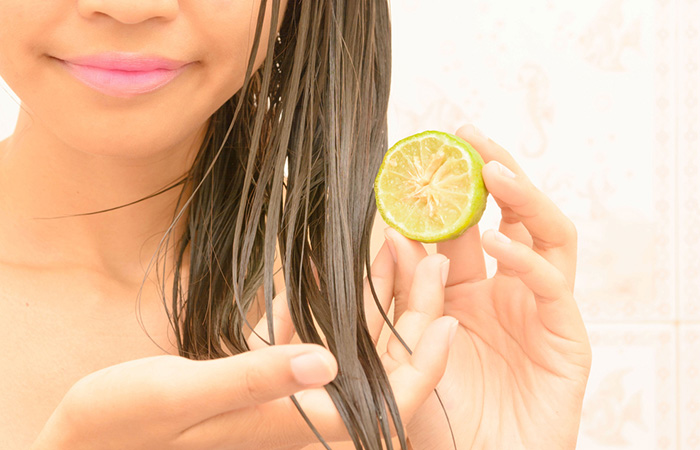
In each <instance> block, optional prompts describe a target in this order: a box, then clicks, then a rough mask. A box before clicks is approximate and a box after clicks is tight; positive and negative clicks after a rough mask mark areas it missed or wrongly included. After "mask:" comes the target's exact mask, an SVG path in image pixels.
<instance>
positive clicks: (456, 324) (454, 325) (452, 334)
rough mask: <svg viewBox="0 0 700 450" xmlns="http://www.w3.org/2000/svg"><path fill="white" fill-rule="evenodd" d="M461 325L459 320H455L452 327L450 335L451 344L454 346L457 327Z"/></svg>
mask: <svg viewBox="0 0 700 450" xmlns="http://www.w3.org/2000/svg"><path fill="white" fill-rule="evenodd" d="M458 325H459V322H458V321H457V319H454V323H452V325H450V334H449V341H448V342H449V343H450V345H452V342H453V341H454V340H455V335H457V327H458Z"/></svg>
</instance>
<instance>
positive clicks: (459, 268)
mask: <svg viewBox="0 0 700 450" xmlns="http://www.w3.org/2000/svg"><path fill="white" fill-rule="evenodd" d="M437 252H438V253H441V254H443V255H445V256H446V257H447V258H448V259H449V260H450V261H451V262H452V263H451V270H450V273H449V276H448V277H447V286H448V287H449V286H452V285H455V284H460V283H468V282H472V281H479V280H483V279H485V278H486V263H485V262H484V252H483V251H482V248H481V234H480V233H479V226H478V225H474V226H473V227H471V228H469V229H468V230H467V231H465V232H464V234H462V235H461V236H459V237H458V238H456V239H452V240H449V241H444V242H438V244H437Z"/></svg>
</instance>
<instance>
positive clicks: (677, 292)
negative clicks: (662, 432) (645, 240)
mask: <svg viewBox="0 0 700 450" xmlns="http://www.w3.org/2000/svg"><path fill="white" fill-rule="evenodd" d="M682 1H683V0H675V1H674V2H673V7H674V10H673V22H674V25H675V26H674V27H673V30H674V31H673V49H672V51H673V78H674V86H673V89H674V92H673V99H674V100H673V102H674V117H673V126H674V133H673V142H674V147H675V151H674V154H675V158H674V161H673V163H674V166H675V167H674V177H673V183H674V186H673V189H674V196H673V198H674V201H673V209H674V211H673V216H674V233H673V234H674V239H673V247H674V249H673V254H674V266H675V267H674V271H673V272H674V282H675V283H674V284H675V289H674V300H675V309H676V321H675V324H674V327H673V337H674V339H675V343H674V344H675V350H676V351H675V353H676V357H675V369H676V370H675V372H676V373H675V378H676V389H675V391H676V392H675V394H676V405H675V409H676V427H675V428H676V430H675V431H676V449H677V450H681V449H682V445H681V442H682V438H683V434H682V432H683V430H682V427H681V376H680V372H681V348H680V347H681V346H680V323H679V322H680V319H681V307H682V305H681V292H682V286H681V276H680V272H681V266H682V264H681V255H680V251H681V246H680V233H681V230H682V227H681V218H680V208H679V203H680V195H681V190H680V183H679V178H680V176H681V174H680V164H679V161H680V159H681V156H682V151H681V146H680V139H679V132H680V114H679V113H680V98H681V95H680V92H681V89H682V86H681V85H680V63H679V58H680V54H681V41H680V39H679V33H678V30H679V28H680V22H681V14H680V10H681V5H680V3H681V2H682Z"/></svg>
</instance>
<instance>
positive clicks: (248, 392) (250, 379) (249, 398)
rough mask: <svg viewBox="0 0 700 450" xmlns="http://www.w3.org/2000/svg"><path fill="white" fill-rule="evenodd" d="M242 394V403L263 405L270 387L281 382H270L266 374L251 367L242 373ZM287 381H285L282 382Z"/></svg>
mask: <svg viewBox="0 0 700 450" xmlns="http://www.w3.org/2000/svg"><path fill="white" fill-rule="evenodd" d="M243 374H244V375H243V392H241V396H242V399H243V401H244V402H246V403H252V404H256V405H257V404H260V403H264V402H266V401H267V400H268V398H269V396H270V392H271V391H272V388H271V387H272V386H274V385H277V384H279V382H281V381H282V380H277V382H275V380H270V377H269V375H268V374H266V373H264V372H263V371H262V370H260V368H259V367H257V366H252V367H249V368H247V369H246V370H244V371H243ZM284 381H285V382H286V381H288V380H287V379H285V380H284Z"/></svg>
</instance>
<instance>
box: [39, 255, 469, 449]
mask: <svg viewBox="0 0 700 450" xmlns="http://www.w3.org/2000/svg"><path fill="white" fill-rule="evenodd" d="M379 259H380V263H379V264H377V267H381V268H382V269H383V270H384V272H383V273H379V274H378V275H377V279H376V282H375V287H376V289H377V291H378V292H379V293H380V300H381V302H382V303H384V304H388V303H390V302H391V299H392V292H393V280H394V276H393V269H394V265H393V262H392V259H391V255H390V254H389V251H388V249H387V248H385V249H384V251H383V252H381V253H380V255H379ZM382 261H383V262H382ZM379 272H382V271H381V270H380V271H379ZM425 286H427V287H428V289H429V292H428V293H429V294H430V295H431V296H434V295H437V296H441V295H442V289H443V286H442V284H441V282H440V278H439V274H438V275H437V276H436V277H434V279H433V280H432V282H431V280H428V281H426V283H424V287H425ZM431 286H432V287H431ZM286 304H287V303H286V299H285V297H284V295H280V296H278V297H277V298H276V299H275V301H274V304H273V324H274V325H273V326H274V328H275V335H276V337H277V341H278V342H282V343H284V342H285V341H286V342H289V341H290V340H291V338H292V336H293V334H294V329H293V325H292V324H291V319H290V318H289V312H288V309H287V307H286ZM410 316H411V314H410V313H407V315H406V317H407V318H410ZM266 324H267V320H266V318H265V317H263V319H262V320H261V321H260V323H259V324H258V326H257V327H256V333H253V334H252V335H251V337H250V338H249V344H250V347H251V351H249V352H246V353H243V354H240V355H236V356H232V357H228V358H222V359H216V360H209V361H193V360H188V359H185V358H181V357H177V356H157V357H151V358H144V359H139V360H135V361H130V362H126V363H123V364H119V365H115V366H111V367H108V368H106V369H103V370H100V371H98V372H95V373H93V374H90V375H88V376H86V377H85V378H83V379H81V380H80V381H78V383H76V384H75V385H74V386H73V387H72V388H71V389H70V390H69V392H68V393H67V394H66V396H65V397H64V398H63V400H62V402H61V403H60V404H59V406H58V407H57V409H56V410H55V411H54V413H53V415H52V416H51V418H50V419H49V421H48V422H47V424H46V425H45V427H44V428H43V430H42V432H41V433H40V436H39V437H38V439H37V440H36V441H35V443H34V445H33V447H32V450H59V449H60V450H63V449H71V450H92V449H100V450H105V449H120V450H135V449H139V450H140V449H143V450H154V449H159V450H160V449H163V450H166V449H173V450H175V449H178V450H184V449H187V450H203V449H220V448H227V449H260V448H266V449H272V448H287V449H291V448H301V447H303V446H304V445H306V444H309V443H313V442H317V438H316V436H315V435H314V434H313V433H312V431H311V430H310V429H309V427H308V425H307V424H306V422H305V421H304V420H303V418H302V416H301V415H300V414H299V412H298V411H297V409H296V407H295V406H294V404H293V403H292V401H291V399H290V398H289V396H290V395H292V394H296V399H297V400H298V401H299V403H300V404H301V406H302V408H303V410H304V412H305V413H306V414H307V415H308V417H309V418H310V420H311V422H312V423H313V424H314V426H315V427H316V428H317V429H318V430H319V432H320V434H321V435H322V436H323V437H324V439H326V440H327V441H329V442H331V441H339V440H345V439H347V432H346V430H345V426H344V425H343V422H342V420H341V418H340V415H339V414H338V412H337V410H336V408H335V405H334V404H333V403H332V401H331V399H330V397H329V396H328V395H327V393H326V391H325V390H324V389H322V388H321V387H322V386H323V385H325V384H327V383H329V382H330V381H331V380H332V379H333V378H334V377H335V375H336V373H337V365H336V361H335V359H334V358H333V356H332V355H331V353H330V352H328V351H327V350H326V349H325V348H323V347H320V346H317V345H311V344H299V345H291V344H290V345H275V346H268V345H267V344H266V343H265V341H264V339H266V338H267V336H268V333H267V325H266ZM409 325H410V324H408V322H407V321H406V320H404V321H402V322H400V323H399V324H397V327H398V328H399V329H401V330H402V333H403V334H405V336H406V337H407V338H408V339H409V340H410V342H411V343H412V344H415V346H416V350H415V352H414V353H413V355H412V356H411V355H408V354H407V353H406V352H405V351H403V349H400V350H399V351H396V352H395V353H394V354H392V355H391V359H392V361H393V360H395V361H400V363H398V364H395V365H392V369H391V371H388V374H389V380H390V382H391V385H392V389H393V391H394V393H395V395H396V400H397V403H398V407H399V410H400V412H401V415H402V417H403V418H404V420H408V419H407V418H410V416H411V415H412V414H413V413H414V412H415V411H416V410H417V409H418V408H419V407H420V405H421V404H423V403H424V401H425V399H426V398H427V397H428V396H429V395H430V393H431V392H432V390H433V389H434V388H435V386H436V385H437V382H438V381H439V380H440V377H441V376H442V374H443V372H444V369H445V364H446V363H447V356H448V351H449V341H450V336H451V335H454V331H456V325H457V324H456V321H455V320H454V319H451V318H443V319H439V320H434V321H433V320H430V321H425V322H424V323H422V325H421V326H420V327H415V326H410V327H409ZM414 325H415V324H414ZM377 326H378V327H379V329H381V324H380V323H377V324H375V325H373V327H374V328H376V327H377Z"/></svg>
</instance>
